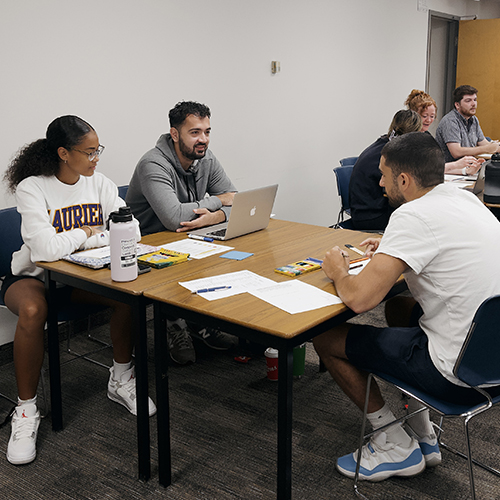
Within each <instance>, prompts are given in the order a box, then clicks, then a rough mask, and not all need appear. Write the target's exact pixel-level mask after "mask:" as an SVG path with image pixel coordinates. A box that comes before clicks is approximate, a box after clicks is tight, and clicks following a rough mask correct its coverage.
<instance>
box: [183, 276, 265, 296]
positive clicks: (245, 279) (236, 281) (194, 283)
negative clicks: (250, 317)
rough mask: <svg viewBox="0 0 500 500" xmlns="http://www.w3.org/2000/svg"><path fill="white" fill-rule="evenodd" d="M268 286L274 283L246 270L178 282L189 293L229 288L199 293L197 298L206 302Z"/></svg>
mask: <svg viewBox="0 0 500 500" xmlns="http://www.w3.org/2000/svg"><path fill="white" fill-rule="evenodd" d="M270 284H274V281H273V280H270V279H268V278H264V277H262V276H259V275H258V274H255V273H252V272H251V271H247V270H244V271H238V272H235V273H226V274H219V275H218V276H211V277H209V278H200V279H197V280H191V281H182V282H179V285H181V286H183V287H184V288H187V289H188V290H190V291H191V292H196V290H202V289H204V288H214V287H217V286H230V287H231V288H230V289H229V290H217V291H214V292H204V293H200V294H199V296H200V297H203V298H204V299H206V300H217V299H223V298H225V297H231V296H232V295H237V294H239V293H244V292H250V291H252V290H256V289H258V288H263V287H265V286H269V285H270Z"/></svg>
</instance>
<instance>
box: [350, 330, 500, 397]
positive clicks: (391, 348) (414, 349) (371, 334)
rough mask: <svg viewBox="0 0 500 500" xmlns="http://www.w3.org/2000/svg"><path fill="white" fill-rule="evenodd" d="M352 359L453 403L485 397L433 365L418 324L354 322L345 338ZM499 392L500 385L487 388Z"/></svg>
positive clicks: (354, 363) (424, 335)
mask: <svg viewBox="0 0 500 500" xmlns="http://www.w3.org/2000/svg"><path fill="white" fill-rule="evenodd" d="M345 350H346V355H347V358H348V359H349V361H350V362H351V363H352V364H353V365H354V366H356V367H357V368H359V369H362V370H365V371H368V372H370V371H380V372H382V373H386V374H387V375H391V376H393V377H395V378H397V379H400V380H402V381H404V382H406V383H408V384H411V385H412V386H414V387H417V388H419V389H421V390H423V391H425V392H427V393H428V394H430V395H432V396H434V397H436V398H438V399H441V400H443V401H448V402H450V403H462V404H463V403H465V404H474V403H476V402H479V401H483V400H484V397H482V396H481V395H480V394H479V393H478V392H476V391H475V390H474V389H469V388H466V387H461V386H458V385H455V384H453V383H452V382H450V381H449V380H447V379H446V378H444V377H443V375H441V373H440V372H439V371H438V370H437V368H436V367H435V366H434V363H433V362H432V360H431V357H430V355H429V349H428V341H427V335H426V334H425V333H424V332H423V330H422V329H421V328H420V327H419V326H415V327H408V328H389V327H387V328H377V327H374V326H369V325H353V326H352V327H351V328H350V329H349V333H348V334H347V339H346V348H345ZM488 392H490V393H491V394H494V395H496V394H499V393H500V386H496V387H494V388H491V389H488Z"/></svg>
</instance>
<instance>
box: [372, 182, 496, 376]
mask: <svg viewBox="0 0 500 500" xmlns="http://www.w3.org/2000/svg"><path fill="white" fill-rule="evenodd" d="M499 248H500V223H499V222H498V220H497V219H496V217H495V216H494V215H493V214H492V213H491V212H490V211H489V210H488V209H487V208H486V207H485V206H484V205H483V204H482V203H481V202H480V201H479V200H478V199H477V198H476V196H474V195H473V194H471V193H469V192H467V191H464V190H463V189H459V188H457V187H456V186H454V185H452V184H439V185H438V186H436V187H435V188H434V189H432V190H431V191H430V192H428V193H427V194H425V195H424V196H422V197H421V198H418V199H416V200H413V201H411V202H409V203H405V204H404V205H402V206H401V207H399V208H398V209H397V210H396V211H395V212H394V213H393V214H392V216H391V219H390V221H389V225H388V226H387V229H386V231H385V234H384V236H383V238H382V241H381V243H380V246H379V248H378V249H377V253H384V254H387V255H390V256H392V257H396V258H398V259H401V260H403V261H404V262H405V263H406V264H407V265H408V266H409V268H410V269H408V270H407V271H406V272H405V274H404V277H405V280H406V282H407V284H408V288H409V289H410V291H411V293H412V295H413V297H414V298H415V300H417V302H418V303H419V304H420V305H421V306H422V309H423V312H424V314H423V316H422V317H421V319H420V326H421V328H422V329H423V330H424V332H425V333H426V334H427V337H428V338H429V353H430V356H431V359H432V361H433V363H434V365H435V366H436V368H437V369H438V370H439V371H440V372H441V373H442V374H443V375H444V377H446V378H447V379H448V380H450V381H451V382H453V383H455V384H458V385H463V384H462V383H461V382H460V381H459V380H458V379H457V378H456V377H455V376H454V375H453V366H454V365H455V361H456V359H457V357H458V354H459V352H460V349H461V347H462V344H463V342H464V339H465V336H466V334H467V331H468V329H469V327H470V325H471V322H472V319H473V317H474V314H475V312H476V310H477V308H478V307H479V305H480V304H481V303H482V302H483V301H484V300H485V299H486V298H488V297H490V296H492V295H496V294H500V259H499V258H498V249H499Z"/></svg>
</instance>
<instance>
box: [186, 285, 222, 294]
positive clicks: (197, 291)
mask: <svg viewBox="0 0 500 500" xmlns="http://www.w3.org/2000/svg"><path fill="white" fill-rule="evenodd" d="M229 288H231V287H230V286H214V287H213V288H202V289H201V290H195V291H194V292H191V293H205V292H217V291H218V290H228V289H229Z"/></svg>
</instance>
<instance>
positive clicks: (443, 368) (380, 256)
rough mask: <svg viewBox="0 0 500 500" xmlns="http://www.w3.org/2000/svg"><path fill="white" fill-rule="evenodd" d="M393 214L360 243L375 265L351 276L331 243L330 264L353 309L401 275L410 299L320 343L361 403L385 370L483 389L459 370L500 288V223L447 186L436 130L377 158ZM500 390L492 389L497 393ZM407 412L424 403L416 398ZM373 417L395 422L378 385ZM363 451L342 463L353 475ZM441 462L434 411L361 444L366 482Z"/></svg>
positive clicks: (444, 393)
mask: <svg viewBox="0 0 500 500" xmlns="http://www.w3.org/2000/svg"><path fill="white" fill-rule="evenodd" d="M380 171H381V173H382V178H381V181H380V184H381V186H383V187H385V189H386V192H387V196H388V197H389V201H390V203H391V204H392V205H393V206H395V207H398V208H397V210H395V211H394V213H393V214H392V215H391V218H390V221H389V224H388V226H387V229H386V231H385V233H384V236H383V237H382V239H372V238H370V239H368V240H366V241H365V242H363V244H362V245H363V246H365V247H366V253H367V255H370V256H372V259H371V261H370V263H369V264H368V265H367V266H366V268H365V269H364V270H363V271H362V272H361V273H360V274H359V275H357V276H353V275H349V274H348V269H349V258H348V256H347V254H346V252H344V251H343V250H342V249H340V248H339V247H334V248H333V249H332V250H330V251H329V252H328V253H327V254H326V257H325V260H324V262H323V270H324V272H325V273H326V275H327V276H328V277H329V278H330V279H332V281H333V282H334V284H335V288H336V290H337V293H338V295H339V296H340V297H341V299H342V300H343V301H344V303H345V304H346V305H347V306H348V307H350V308H351V309H352V310H353V311H355V312H356V313H361V312H364V311H368V310H370V309H372V308H373V307H375V306H376V305H377V304H379V303H380V302H381V301H382V300H383V299H384V297H385V296H386V294H387V292H389V290H390V289H391V288H392V286H393V285H394V284H395V282H396V281H397V280H398V278H399V276H401V274H404V277H405V280H406V282H407V284H408V288H409V290H410V292H411V293H412V296H413V298H409V297H402V298H396V299H393V300H392V301H389V302H387V304H386V316H387V321H388V324H389V327H388V328H376V327H372V326H366V325H349V324H344V325H341V326H339V327H338V328H335V329H333V330H330V331H328V332H326V333H324V334H323V335H320V336H319V337H317V338H316V339H314V346H315V348H316V350H317V352H318V354H319V355H320V357H321V359H322V360H323V362H324V363H325V365H326V367H327V368H328V371H329V372H330V373H331V375H332V377H333V378H334V380H335V381H336V382H337V384H338V385H339V386H340V387H341V388H342V390H343V391H344V392H345V393H346V394H347V395H348V396H349V398H350V399H351V400H352V401H353V402H354V403H355V404H356V405H357V406H358V407H359V408H360V409H363V405H364V397H365V392H366V377H367V376H366V371H365V370H367V371H370V370H376V369H380V370H382V371H384V372H385V373H388V374H392V375H393V376H395V377H397V378H399V379H402V380H406V381H408V382H409V383H411V384H413V385H419V386H420V388H421V389H423V390H425V391H426V392H429V393H431V394H434V395H435V396H436V397H438V398H442V399H447V400H448V401H450V402H464V401H474V400H475V397H476V395H477V393H476V391H474V390H473V389H470V388H467V387H463V384H461V382H460V381H459V380H458V379H456V377H455V376H454V375H453V372H452V370H453V366H454V364H455V361H456V359H457V357H458V354H459V351H460V348H461V347H462V344H463V341H464V339H465V336H466V334H467V331H468V328H469V326H470V324H471V322H472V319H473V316H474V313H475V311H476V309H477V308H478V306H479V305H480V304H481V303H482V302H483V301H484V300H485V299H486V298H488V297H490V296H491V295H495V294H499V293H500V261H499V260H498V259H495V258H492V253H493V252H494V250H495V249H497V248H499V247H500V223H499V222H498V220H497V219H496V218H495V217H494V216H493V215H492V214H491V212H490V211H489V210H488V209H487V208H486V207H485V206H484V205H483V204H482V203H481V202H480V201H479V200H478V199H477V198H476V197H475V196H474V195H473V194H471V193H469V192H467V191H464V190H461V189H459V188H457V187H456V186H455V185H453V184H451V183H449V184H444V183H443V179H444V157H443V153H442V151H441V149H440V147H439V145H438V144H437V142H436V141H435V140H434V139H433V138H432V137H431V136H430V135H429V134H422V133H418V132H416V133H410V134H406V135H404V136H401V137H398V138H396V139H394V140H393V141H391V142H390V143H388V144H387V145H386V146H385V147H384V149H383V150H382V158H381V160H380ZM496 390H500V387H496V388H493V391H496ZM409 406H410V409H416V408H419V407H420V406H419V403H418V402H416V401H414V400H411V401H410V403H409ZM367 416H368V420H369V421H370V423H371V424H372V425H373V428H374V429H375V430H376V429H378V428H380V427H382V426H383V425H386V424H388V423H390V422H392V421H394V420H395V417H394V415H393V414H392V412H391V410H390V409H389V408H388V406H387V405H385V403H384V400H383V398H382V395H381V393H380V390H379V388H378V386H377V384H376V383H375V382H374V383H372V386H371V392H370V399H369V405H368V415H367ZM356 458H357V452H355V453H351V454H348V455H345V456H343V457H340V458H339V459H338V460H337V469H338V470H339V471H340V472H341V473H342V474H345V475H347V476H349V477H354V473H355V468H356ZM439 463H441V453H440V451H439V446H438V444H437V439H436V435H435V434H434V432H433V427H432V424H431V422H430V419H429V412H428V410H426V411H424V412H421V413H419V414H418V415H416V416H415V417H413V418H411V419H410V420H408V421H407V423H406V424H404V426H402V425H401V424H395V425H393V426H390V427H388V428H387V429H385V430H384V431H380V432H378V433H376V434H375V435H374V436H373V437H372V438H371V440H370V442H369V443H367V444H366V445H365V446H364V447H363V450H362V459H361V469H360V479H366V480H371V481H380V480H383V479H386V478H388V477H391V476H394V475H398V476H412V475H415V474H418V473H420V472H421V471H422V470H423V469H424V468H425V467H426V466H428V467H429V466H434V465H438V464H439Z"/></svg>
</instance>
